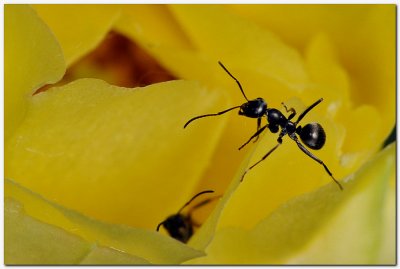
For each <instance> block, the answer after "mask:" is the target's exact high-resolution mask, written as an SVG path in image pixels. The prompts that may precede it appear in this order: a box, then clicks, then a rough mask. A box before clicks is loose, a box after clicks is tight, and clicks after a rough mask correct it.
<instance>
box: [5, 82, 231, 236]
mask: <svg viewBox="0 0 400 269" xmlns="http://www.w3.org/2000/svg"><path fill="white" fill-rule="evenodd" d="M205 97H207V102H204V101H203V100H204V98H205ZM223 106H225V101H224V99H223V98H222V96H221V95H220V93H218V92H216V91H214V92H210V91H209V90H207V89H206V88H204V87H202V86H200V85H199V83H198V82H186V81H171V82H166V83H160V84H155V85H151V86H148V87H145V88H137V89H127V88H119V87H115V86H111V85H108V84H106V83H105V82H103V81H100V80H95V79H82V80H79V81H75V82H73V83H70V84H68V85H66V86H64V87H60V88H54V89H51V90H50V91H46V92H43V93H40V94H38V95H35V96H34V98H32V102H31V106H30V109H29V112H28V114H27V118H26V119H25V121H24V122H23V124H22V125H21V127H20V128H19V130H18V132H17V133H16V134H15V135H14V136H13V137H12V138H10V140H9V142H8V143H7V145H6V146H5V148H6V149H5V160H6V161H5V171H6V172H5V173H6V176H7V177H8V178H11V179H13V180H15V181H17V182H18V183H20V184H21V185H23V186H25V187H27V188H29V189H31V190H33V191H35V192H38V193H39V194H41V195H43V196H44V197H46V198H48V199H49V200H51V201H56V202H57V203H59V204H61V205H63V206H66V207H68V208H71V209H74V210H77V211H79V212H82V213H84V214H86V215H88V216H91V217H95V218H97V219H100V220H105V221H109V222H113V223H124V224H128V225H132V226H135V227H144V228H147V229H151V230H153V229H155V228H156V226H157V224H158V223H160V222H161V221H163V220H164V218H166V217H167V216H168V215H170V214H172V213H174V212H176V210H178V209H179V208H180V207H181V206H182V204H184V203H185V202H186V201H187V200H188V199H189V197H191V196H192V195H193V192H194V191H195V187H196V185H197V182H198V180H199V178H200V177H201V175H202V173H203V169H204V167H205V166H207V165H208V163H209V158H210V155H211V154H212V153H213V149H214V148H215V144H216V143H217V141H218V138H219V136H220V134H221V130H222V128H223V126H224V119H221V120H220V121H214V122H212V123H211V125H209V127H210V128H200V127H198V126H193V128H189V129H183V125H184V124H185V122H186V121H187V120H188V119H190V118H191V117H193V116H194V115H198V114H201V113H202V112H204V111H212V110H216V109H217V107H223ZM199 145H201V146H199Z"/></svg>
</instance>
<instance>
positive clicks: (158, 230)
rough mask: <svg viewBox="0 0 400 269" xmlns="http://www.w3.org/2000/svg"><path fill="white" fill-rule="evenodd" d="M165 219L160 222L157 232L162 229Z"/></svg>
mask: <svg viewBox="0 0 400 269" xmlns="http://www.w3.org/2000/svg"><path fill="white" fill-rule="evenodd" d="M164 222H165V221H163V222H161V223H160V224H158V225H157V232H158V231H159V230H160V227H161V225H163V224H164Z"/></svg>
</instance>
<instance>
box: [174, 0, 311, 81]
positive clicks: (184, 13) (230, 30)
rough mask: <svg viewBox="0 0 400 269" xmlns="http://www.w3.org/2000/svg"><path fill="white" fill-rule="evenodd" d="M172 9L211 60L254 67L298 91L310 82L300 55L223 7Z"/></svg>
mask: <svg viewBox="0 0 400 269" xmlns="http://www.w3.org/2000/svg"><path fill="white" fill-rule="evenodd" d="M170 9H171V10H172V11H173V13H174V14H175V17H176V18H177V20H178V21H179V22H180V24H181V26H182V27H183V29H184V30H185V32H186V33H187V35H188V36H189V37H190V39H191V40H192V42H193V43H194V44H195V46H196V48H197V49H198V50H199V51H201V52H202V53H204V54H207V55H208V57H210V58H214V59H215V60H221V61H222V62H226V63H227V64H229V66H232V67H239V66H246V67H252V70H253V71H255V72H260V73H264V74H268V75H269V76H270V77H272V78H274V79H276V80H278V81H283V82H285V83H287V84H288V85H289V86H290V87H294V88H296V89H302V88H303V86H304V84H305V83H306V82H307V76H306V72H305V69H304V66H303V63H302V60H301V57H300V54H299V53H298V52H297V51H296V50H293V49H292V48H290V47H288V46H286V45H285V44H284V43H283V42H281V41H280V40H279V38H278V37H277V36H275V35H274V34H273V33H272V32H269V31H266V30H264V29H262V28H260V27H258V26H257V25H256V24H253V23H251V22H249V21H246V20H243V19H242V18H240V17H238V16H235V15H233V14H231V13H229V12H227V11H226V10H224V8H223V7H222V6H215V5H200V6H198V5H197V6H193V5H171V6H170ZM238 33H240V34H238Z"/></svg>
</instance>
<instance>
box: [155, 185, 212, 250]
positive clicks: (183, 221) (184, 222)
mask: <svg viewBox="0 0 400 269" xmlns="http://www.w3.org/2000/svg"><path fill="white" fill-rule="evenodd" d="M212 192H214V191H213V190H207V191H202V192H199V193H198V194H196V195H195V196H193V197H192V199H190V200H189V201H188V202H187V203H186V204H184V205H183V206H182V207H181V209H179V211H178V213H176V214H173V215H171V216H169V217H168V218H167V219H165V220H164V221H163V222H161V223H160V224H158V225H157V232H158V231H159V230H160V227H161V225H162V226H164V228H165V229H166V230H167V232H168V234H169V235H170V236H171V237H173V238H175V239H176V240H179V241H181V242H183V243H186V242H187V241H188V240H189V239H190V237H191V236H192V235H193V226H200V225H199V224H197V223H195V222H194V221H193V220H192V218H191V213H192V212H193V210H194V209H196V208H199V207H201V206H203V205H205V204H207V203H209V202H211V201H212V200H214V199H215V198H218V197H219V196H217V197H212V198H209V199H206V200H204V201H202V202H200V203H198V204H196V205H195V206H193V207H192V208H191V209H190V210H189V211H188V213H187V214H182V213H181V212H182V210H183V209H184V208H185V207H186V206H188V205H189V204H190V203H191V202H192V201H193V200H194V199H196V198H197V197H198V196H200V195H202V194H205V193H212Z"/></svg>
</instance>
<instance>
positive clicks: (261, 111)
mask: <svg viewBox="0 0 400 269" xmlns="http://www.w3.org/2000/svg"><path fill="white" fill-rule="evenodd" d="M218 63H219V64H220V66H221V67H222V68H223V69H224V70H225V71H226V72H227V73H228V75H229V76H231V77H232V78H233V79H234V80H235V81H236V83H237V84H238V86H239V88H240V90H241V92H242V94H243V96H244V98H245V99H246V100H247V102H246V103H244V104H242V105H240V106H235V107H232V108H229V109H227V110H224V111H221V112H219V113H215V114H206V115H201V116H197V117H194V118H192V119H190V120H189V121H188V122H187V123H186V124H185V125H184V128H185V127H186V126H187V125H188V124H189V123H190V122H192V121H194V120H196V119H199V118H203V117H208V116H217V115H221V114H224V113H226V112H228V111H230V110H233V109H236V108H240V110H239V115H242V116H246V117H249V118H257V132H256V133H255V134H254V135H252V136H251V137H250V139H249V140H248V141H247V142H246V143H244V144H243V145H242V146H241V147H240V148H239V150H240V149H242V148H243V147H244V146H246V145H247V144H248V143H249V142H250V141H252V140H253V139H255V140H257V139H258V137H259V135H260V134H261V133H262V132H263V131H264V130H265V129H267V128H268V129H269V130H270V131H271V133H278V132H279V129H280V133H279V136H278V139H277V142H278V144H277V145H276V146H275V147H273V148H272V149H271V150H270V151H268V152H267V154H265V155H264V156H263V157H262V158H261V160H259V161H258V162H256V163H255V164H253V165H252V166H250V167H249V168H248V169H247V170H246V171H245V172H244V174H243V175H242V178H241V181H243V179H244V176H245V175H246V174H247V173H248V172H249V171H250V170H251V169H252V168H254V167H255V166H256V165H258V164H259V163H260V162H262V161H263V160H265V159H266V158H267V157H268V156H269V155H270V154H271V153H272V152H273V151H275V150H276V149H277V148H278V147H279V146H280V145H281V144H282V138H283V137H284V136H285V135H288V136H289V137H290V138H291V139H292V140H293V141H295V142H296V144H297V146H298V147H299V149H300V150H301V151H303V152H304V153H305V154H306V155H307V156H309V157H310V158H311V159H313V160H314V161H316V162H318V163H319V164H321V165H322V166H323V167H324V168H325V171H326V172H327V173H328V175H329V176H330V177H331V178H332V180H333V181H334V182H335V183H336V184H337V185H338V186H339V188H340V189H341V190H343V187H342V185H341V184H340V183H339V182H338V181H337V180H336V179H335V178H334V177H333V175H332V173H331V171H330V170H329V169H328V167H327V166H326V165H325V163H324V162H323V161H322V160H320V159H318V158H317V157H316V156H314V155H313V154H312V153H311V152H310V151H309V150H308V149H307V148H306V147H305V146H304V145H303V144H302V143H301V142H303V143H304V144H305V145H306V146H307V147H308V148H310V149H313V150H319V149H321V148H322V147H323V146H324V144H325V141H326V134H325V131H324V129H323V128H322V126H321V125H320V124H319V123H316V122H313V123H309V124H306V125H305V126H303V127H302V126H301V125H298V124H299V123H300V121H301V120H302V119H303V118H304V116H306V115H307V113H308V112H310V111H311V109H313V108H314V107H315V106H317V105H318V104H319V103H321V102H322V101H323V98H320V99H319V100H317V101H316V102H314V103H313V104H312V105H310V106H309V107H308V108H307V109H305V110H304V111H303V112H302V113H301V114H300V115H299V117H298V118H297V120H296V121H295V122H294V121H291V120H292V119H293V118H294V117H295V116H296V111H295V110H294V108H290V109H288V108H287V107H286V105H285V104H284V103H282V105H283V107H284V108H285V110H286V112H287V113H290V114H289V116H288V117H287V118H286V117H285V116H284V115H283V114H282V112H281V111H279V110H278V109H275V108H267V103H266V102H265V101H264V99H263V98H260V97H259V98H256V99H254V100H250V101H249V99H247V97H246V95H245V93H244V91H243V88H242V86H241V85H240V82H239V81H238V80H237V79H236V78H235V77H234V76H233V75H232V74H231V73H230V72H229V71H228V70H227V69H226V67H225V66H224V65H223V64H222V63H221V62H218ZM263 116H265V117H266V118H267V124H266V125H265V126H263V127H261V128H260V126H261V119H262V117H263ZM297 135H299V136H300V140H301V142H300V141H299V138H298V137H297Z"/></svg>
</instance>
